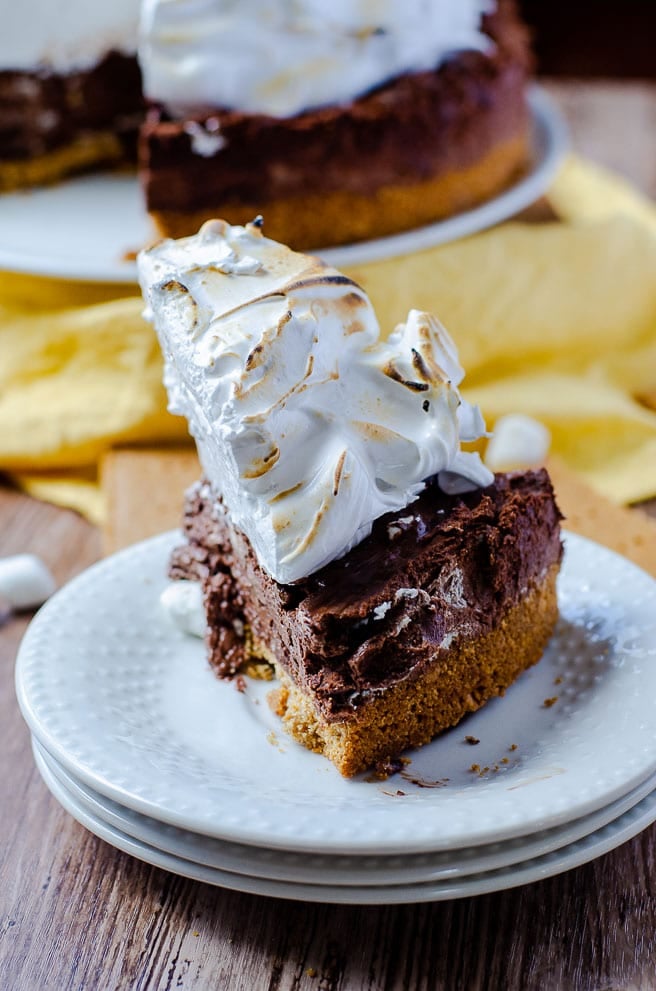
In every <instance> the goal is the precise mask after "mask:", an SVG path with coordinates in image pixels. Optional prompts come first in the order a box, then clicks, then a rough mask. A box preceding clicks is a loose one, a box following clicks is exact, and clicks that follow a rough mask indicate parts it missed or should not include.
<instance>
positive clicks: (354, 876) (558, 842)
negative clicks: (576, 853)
mask: <svg viewBox="0 0 656 991" xmlns="http://www.w3.org/2000/svg"><path fill="white" fill-rule="evenodd" d="M32 746H33V749H34V756H35V761H36V763H37V766H38V767H39V768H40V769H41V768H42V767H43V766H44V765H45V767H46V768H47V770H48V771H49V772H50V774H51V775H52V776H54V777H55V778H56V779H57V781H58V782H59V784H60V785H61V786H62V787H63V788H64V789H65V790H66V791H67V792H68V793H69V795H70V797H71V798H73V799H74V800H75V802H76V804H77V806H78V807H79V808H81V809H83V810H84V811H86V812H87V813H89V814H90V815H92V816H94V817H95V818H96V819H99V820H100V821H102V822H104V823H106V824H107V825H109V826H113V827H115V828H116V829H119V830H120V831H121V832H123V833H125V834H126V836H129V837H131V838H132V839H134V840H138V841H139V842H141V843H145V844H147V845H148V846H151V847H155V848H156V849H158V850H161V851H162V852H164V853H169V854H173V855H174V856H176V857H180V858H182V859H183V860H191V861H193V862H194V863H198V864H203V865H205V866H207V867H217V868H219V869H220V870H224V871H228V872H230V873H234V874H246V875H248V876H252V877H261V878H267V879H269V880H274V881H292V882H301V883H305V884H328V883H329V884H331V885H334V886H336V885H339V886H341V885H347V886H353V885H355V886H358V885H367V886H371V885H388V886H390V885H393V884H409V883H412V884H414V883H419V882H426V881H435V880H445V879H448V878H455V877H464V876H466V875H469V874H477V873H480V872H482V871H489V870H496V869H498V868H500V867H508V866H510V865H513V864H518V863H520V862H521V861H523V860H528V859H530V858H534V857H539V856H543V855H544V854H546V853H550V852H551V851H552V850H558V849H560V848H562V847H564V846H566V845H568V844H571V843H573V842H575V841H576V840H579V839H582V838H583V837H585V836H588V835H589V834H590V833H592V832H594V831H596V830H598V829H601V828H602V827H603V826H605V825H607V824H608V823H609V822H612V821H614V820H615V819H617V818H619V816H621V815H623V814H624V812H627V811H628V810H629V809H631V808H633V806H634V805H637V804H638V802H640V801H642V799H643V798H645V797H646V796H647V795H649V794H650V793H651V792H652V791H654V789H655V788H656V775H651V776H650V777H649V778H647V780H646V781H645V782H643V783H642V784H641V785H639V786H638V788H636V789H633V790H632V791H631V792H629V794H628V795H626V796H625V797H623V798H621V799H619V800H618V801H616V802H611V804H610V805H607V806H604V808H603V809H600V810H599V811H598V812H593V813H591V815H589V816H584V817H583V818H581V819H575V820H574V821H573V822H572V823H566V824H565V825H564V826H556V827H555V828H554V829H548V830H541V831H538V832H537V833H531V834H530V835H529V836H527V837H518V838H517V839H515V840H507V841H506V842H505V843H493V844H490V845H487V846H479V847H465V848H463V849H461V850H451V851H446V852H444V853H419V854H406V855H399V856H396V857H394V856H389V857H385V856H379V857H368V856H350V857H349V856H340V855H335V856H331V855H330V854H312V853H302V852H299V853H294V852H291V851H287V850H271V849H267V848H265V847H257V846H245V845H241V844H238V843H229V842H226V841H224V840H217V839H212V838H211V837H208V836H201V835H200V834H199V833H192V832H189V831H187V830H181V829H177V827H175V826H169V825H167V824H166V823H161V822H158V820H157V819H150V818H149V817H148V816H142V815H140V814H139V813H138V812H133V811H132V810H131V809H126V808H124V807H123V806H122V805H118V804H117V803H116V802H112V800H111V799H109V798H104V797H103V796H102V795H99V794H98V792H95V791H94V790H93V789H92V788H89V787H88V786H87V785H84V784H82V782H80V781H78V780H77V779H76V778H75V777H74V776H73V775H71V774H69V773H68V772H67V771H66V770H65V769H64V768H63V767H62V766H61V765H60V764H58V763H57V761H56V760H55V759H54V758H53V757H51V756H50V755H49V754H48V753H47V752H46V751H45V750H44V749H43V748H42V747H41V745H40V744H39V743H38V741H37V740H35V739H34V738H33V739H32Z"/></svg>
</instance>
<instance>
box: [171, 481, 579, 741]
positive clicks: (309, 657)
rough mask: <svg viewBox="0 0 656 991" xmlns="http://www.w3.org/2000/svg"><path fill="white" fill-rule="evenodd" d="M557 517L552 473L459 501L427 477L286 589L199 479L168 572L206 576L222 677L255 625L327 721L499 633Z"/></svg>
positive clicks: (545, 568) (542, 560)
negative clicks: (361, 536)
mask: <svg viewBox="0 0 656 991" xmlns="http://www.w3.org/2000/svg"><path fill="white" fill-rule="evenodd" d="M559 521H560V514H559V512H558V509H557V507H556V504H555V502H554V498H553V491H552V488H551V484H550V482H549V479H548V476H547V474H546V472H544V471H539V472H526V473H515V474H510V475H503V476H497V477H496V479H495V483H494V485H492V486H490V487H488V488H486V489H483V490H477V491H475V492H472V493H468V494H466V495H461V496H447V495H445V494H444V493H442V492H441V491H440V490H439V489H438V488H437V487H436V486H433V485H429V486H428V487H427V489H426V490H425V491H424V492H423V493H422V495H421V496H420V497H419V498H418V499H417V500H416V501H415V502H414V503H412V504H411V505H410V506H409V507H408V508H407V509H406V510H404V511H401V512H399V513H395V514H389V515H387V516H384V517H382V518H381V519H379V520H378V521H377V522H376V523H375V524H374V527H373V530H372V533H371V535H370V536H369V537H368V538H367V539H365V540H364V541H362V542H361V543H360V544H358V545H357V546H356V547H355V548H354V549H353V550H352V551H351V552H350V553H349V554H347V555H346V556H345V557H343V558H342V559H340V560H337V561H334V562H332V563H331V564H329V565H328V566H327V567H325V568H323V569H321V570H320V571H319V572H317V573H316V574H314V575H312V576H311V577H309V578H307V579H305V580H304V581H301V582H299V583H297V584H295V585H286V586H282V585H279V584H277V583H276V582H274V581H273V580H272V579H271V578H270V577H269V576H268V575H266V574H265V573H264V572H263V571H262V569H261V568H260V566H259V565H258V563H257V561H256V560H255V558H254V556H253V554H252V551H251V548H250V544H249V543H248V541H247V540H246V539H245V538H244V537H243V536H242V535H241V534H240V533H238V532H236V531H234V530H233V529H232V528H231V527H230V525H229V522H228V521H227V519H226V517H225V515H224V514H223V512H222V510H221V506H220V503H219V502H217V500H216V498H215V496H214V494H213V493H212V491H211V489H210V487H209V486H208V485H207V484H199V485H198V486H196V487H195V488H194V489H193V490H191V492H190V493H189V494H188V499H187V505H186V510H185V525H184V526H185V534H186V536H187V540H188V543H187V545H185V546H183V547H181V548H180V549H179V550H178V551H177V552H176V553H175V555H174V558H173V561H172V569H171V573H172V576H173V577H178V578H197V579H200V580H202V581H203V584H204V592H205V602H206V608H207V618H208V624H209V633H208V636H209V646H210V660H211V662H212V664H213V665H214V667H215V668H216V670H217V672H218V673H219V674H221V675H224V676H225V675H230V674H232V673H235V672H236V671H237V670H238V668H239V665H240V664H241V663H242V662H243V660H244V659H245V657H246V655H247V653H248V648H249V643H250V642H249V640H245V639H244V636H243V631H244V630H245V629H247V630H249V631H250V633H251V634H252V637H253V638H254V639H255V641H256V642H257V643H259V644H261V645H264V647H265V648H266V652H267V654H269V655H272V656H273V657H275V658H276V660H277V661H278V663H279V664H280V666H281V667H282V668H283V669H284V670H286V671H287V672H288V673H289V675H290V677H291V679H292V681H293V682H294V683H295V684H296V685H298V686H299V687H300V688H301V689H302V690H306V691H307V692H308V694H309V695H310V696H311V698H312V699H313V702H314V704H315V706H316V708H317V710H318V712H319V713H320V715H321V717H322V719H324V720H325V721H326V722H328V723H331V722H335V721H340V722H344V721H349V720H357V719H358V718H359V716H360V713H361V710H362V709H363V707H364V708H366V706H367V704H368V703H370V702H373V701H374V700H375V699H376V698H377V697H379V696H381V695H382V694H383V693H384V692H385V691H386V690H388V689H389V688H390V687H391V686H393V685H395V684H398V683H400V682H404V681H407V680H408V679H410V680H415V679H418V678H421V676H422V674H423V673H425V671H426V669H427V668H428V666H435V665H439V664H440V663H444V664H445V665H446V664H448V662H449V658H450V657H451V656H452V654H453V649H454V646H456V645H457V643H458V641H459V640H467V641H474V642H475V641H477V640H480V639H481V638H485V636H486V635H487V634H489V633H491V632H493V631H495V630H497V629H498V628H499V626H500V624H501V623H502V621H503V619H504V617H505V616H507V615H509V614H511V613H512V611H513V609H514V608H515V607H516V606H517V605H518V604H520V603H522V601H523V600H524V599H525V598H526V597H527V594H528V593H529V592H530V591H531V590H535V589H536V588H537V587H539V586H540V584H541V583H542V582H544V581H545V580H546V576H547V574H548V573H549V572H553V571H554V569H556V570H557V567H558V564H559V562H560V558H561V553H562V549H561V543H560V536H559ZM551 621H552V620H551ZM538 656H539V655H538ZM534 660H537V656H535V657H533V659H532V661H531V663H532V662H533V661H534ZM473 707H474V708H475V706H473Z"/></svg>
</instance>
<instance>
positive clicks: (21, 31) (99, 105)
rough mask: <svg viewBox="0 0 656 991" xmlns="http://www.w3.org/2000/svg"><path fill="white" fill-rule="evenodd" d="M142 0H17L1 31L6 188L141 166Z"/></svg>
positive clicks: (0, 186) (0, 176)
mask: <svg viewBox="0 0 656 991" xmlns="http://www.w3.org/2000/svg"><path fill="white" fill-rule="evenodd" d="M139 10H140V3H139V0H110V2H105V3H96V2H94V0H24V2H21V0H17V2H15V3H14V2H11V3H5V4H4V5H3V10H2V27H1V28H0V191H2V190H11V189H19V188H22V187H24V186H30V185H37V184H40V183H46V182H53V181H55V180H58V179H61V178H63V177H64V176H67V175H69V174H71V173H73V172H78V171H82V170H85V169H88V168H91V167H94V168H99V167H101V166H107V165H114V164H117V163H120V164H127V163H134V160H135V156H136V144H137V131H138V128H139V125H140V124H141V121H142V119H143V103H142V96H141V75H140V72H139V66H138V64H137V26H138V22H139Z"/></svg>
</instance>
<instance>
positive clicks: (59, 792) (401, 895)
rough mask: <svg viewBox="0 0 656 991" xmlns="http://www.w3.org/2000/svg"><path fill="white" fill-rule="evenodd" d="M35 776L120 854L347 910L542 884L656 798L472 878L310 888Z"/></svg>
mask: <svg viewBox="0 0 656 991" xmlns="http://www.w3.org/2000/svg"><path fill="white" fill-rule="evenodd" d="M37 763H38V766H39V771H40V772H41V775H42V777H43V779H44V781H45V783H46V784H47V786H48V788H49V789H50V791H51V792H52V794H53V795H54V797H55V798H56V799H57V801H58V802H59V803H60V804H61V805H62V806H63V807H64V808H65V809H66V811H67V812H69V813H70V814H71V815H72V816H73V817H74V818H75V819H77V821H78V822H79V823H81V824H82V825H83V826H85V827H86V828H87V829H89V830H90V831H91V832H92V833H95V835H96V836H100V837H101V839H103V840H106V841H107V842H108V843H111V844H112V845H113V846H115V847H117V848H118V849H119V850H123V851H124V852H125V853H129V854H131V855H132V856H133V857H136V858H137V859H139V860H143V861H145V862H146V863H148V864H154V865H155V866H156V867H162V868H164V869H165V870H168V871H171V872H172V873H174V874H179V875H181V876H182V877H187V878H192V879H193V880H195V881H205V882H206V883H208V884H214V885H218V886H219V887H223V888H230V889H232V890H233V891H242V892H247V893H249V894H255V895H268V896H271V897H275V898H288V899H293V900H297V901H311V902H323V903H326V902H329V903H333V904H348V905H393V904H404V903H412V902H432V901H445V900H448V899H452V898H464V897H468V896H472V895H482V894H489V893H490V892H493V891H502V890H504V889H507V888H516V887H518V886H519V885H522V884H529V883H532V882H534V881H541V880H544V878H547V877H552V876H553V875H554V874H560V873H562V872H563V871H566V870H570V869H571V868H574V867H578V866H580V865H581V864H585V863H587V862H588V861H589V860H593V859H594V858H595V857H600V856H601V855H602V854H604V853H608V852H609V851H610V850H613V849H615V847H618V846H619V845H620V844H621V843H624V842H626V841H627V840H629V839H631V838H632V837H633V836H636V835H637V834H638V833H639V832H641V831H642V830H643V829H646V827H647V826H649V825H650V824H651V823H652V822H654V821H655V820H656V795H654V794H653V793H652V794H650V795H648V796H647V797H646V798H644V799H643V800H642V801H641V802H640V803H638V804H637V805H635V806H634V807H633V808H632V809H630V810H629V811H628V812H625V813H624V815H622V816H620V817H619V818H618V819H615V820H614V821H613V822H611V823H609V824H608V825H607V826H604V827H603V828H602V829H600V830H597V831H596V832H594V833H592V834H590V835H589V836H586V837H585V838H584V839H581V840H578V842H576V843H571V844H569V845H568V846H566V847H564V848H563V849H560V850H556V851H554V852H553V853H548V854H546V855H545V856H542V857H536V858H534V859H532V860H526V861H523V862H521V863H519V864H516V865H513V866H511V867H506V868H501V869H499V870H493V871H487V872H484V873H480V874H472V875H470V876H467V877H461V878H455V879H445V880H441V881H440V880H437V881H430V882H427V883H420V884H397V885H393V886H384V885H379V886H367V885H359V886H351V887H346V886H339V885H334V884H331V883H327V884H308V883H300V882H299V883H295V882H291V881H275V880H268V879H265V878H261V877H253V876H249V875H248V874H234V873H231V872H229V871H224V870H221V869H219V868H217V867H209V866H207V865H206V864H201V863H196V862H194V861H190V860H185V859H183V858H182V857H177V856H175V855H173V854H170V853H166V852H164V851H162V850H161V849H159V848H157V847H152V846H149V845H148V844H147V843H143V842H141V841H139V840H136V839H134V838H133V837H131V836H128V835H127V834H126V833H124V832H123V831H122V830H120V829H117V828H116V827H115V826H111V825H109V824H108V823H107V822H105V821H103V820H102V819H100V818H99V817H97V816H95V815H94V814H93V813H91V812H89V811H88V810H87V809H85V808H84V807H83V806H82V805H81V804H79V803H78V801H77V799H76V798H75V796H74V795H73V794H72V793H71V792H69V791H68V790H67V788H66V787H65V786H64V785H63V784H61V783H60V782H59V781H58V779H57V778H56V777H55V776H54V775H53V774H52V772H51V771H50V770H49V768H48V766H47V765H46V764H45V763H44V762H43V761H41V760H40V759H39V758H38V756H37Z"/></svg>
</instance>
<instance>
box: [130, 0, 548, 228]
mask: <svg viewBox="0 0 656 991" xmlns="http://www.w3.org/2000/svg"><path fill="white" fill-rule="evenodd" d="M484 29H485V31H486V33H487V34H488V35H489V36H490V37H491V38H492V39H493V41H494V48H493V50H492V51H491V52H490V53H486V54H483V53H481V52H475V51H468V52H463V53H459V54H457V55H455V56H453V57H452V58H451V59H449V60H448V61H447V62H446V63H445V64H443V65H442V66H441V67H440V68H439V69H438V70H437V71H435V72H422V73H414V74H408V75H405V76H402V77H400V78H398V79H396V80H393V81H391V82H389V83H387V84H385V85H383V86H381V87H380V88H378V89H376V90H375V91H373V92H370V93H368V94H366V95H364V96H362V97H361V98H359V99H357V100H355V101H354V102H352V103H350V104H347V105H340V106H331V107H324V108H322V109H318V110H313V111H309V112H306V113H302V114H300V115H298V116H296V117H292V118H286V119H276V118H273V117H267V116H263V115H255V114H243V113H238V112H235V111H230V110H224V109H222V108H198V112H197V113H196V114H195V115H194V116H193V117H191V118H189V119H187V120H179V119H175V120H174V119H171V118H170V117H169V116H168V115H167V113H166V111H165V109H164V108H163V107H154V108H152V109H151V111H150V113H149V116H148V118H147V120H146V123H145V125H144V128H143V131H142V135H141V151H140V158H141V169H142V178H143V183H144V188H145V192H146V200H147V207H148V209H149V211H150V212H151V213H152V214H153V215H154V216H155V218H156V219H157V218H158V217H160V216H161V217H162V218H164V219H163V228H168V229H167V230H165V232H167V233H171V234H173V235H174V236H177V235H180V234H182V233H185V232H186V233H189V232H190V231H185V230H184V226H185V217H186V218H188V219H187V223H192V224H194V225H196V226H198V223H199V222H200V221H201V220H202V219H203V218H205V219H207V216H209V214H212V215H214V214H216V215H220V216H222V217H224V218H225V219H227V220H228V221H230V222H231V223H243V222H245V221H247V220H248V219H250V218H251V217H252V216H253V215H254V211H255V212H259V211H260V210H261V211H262V212H263V213H264V214H265V216H266V219H267V231H268V232H269V233H270V234H271V235H272V236H273V237H277V238H278V239H282V240H284V239H285V235H286V234H287V233H288V232H287V231H281V230H280V229H278V228H279V225H280V224H281V223H282V221H281V220H279V219H278V214H277V212H276V209H275V207H276V206H277V207H278V208H279V209H282V207H281V206H280V205H281V204H285V205H286V207H285V208H287V207H289V208H293V205H294V203H296V204H297V206H298V211H297V215H296V217H295V227H294V229H293V230H292V231H291V237H292V242H293V245H294V246H296V247H303V246H305V247H308V246H310V247H311V246H316V245H317V244H319V243H321V244H327V243H338V242H339V241H340V240H344V239H345V238H348V237H351V238H356V237H358V236H369V235H370V234H371V233H372V232H371V231H370V230H367V229H366V226H367V225H368V224H369V223H370V221H369V220H368V219H366V218H365V220H364V221H363V220H362V216H360V217H358V210H359V211H360V214H361V213H362V208H363V201H367V200H368V199H371V200H372V202H373V203H374V205H376V204H377V203H378V205H379V207H380V211H379V212H380V213H381V216H380V217H379V218H378V219H377V228H378V229H377V230H376V231H375V232H373V233H375V234H384V233H391V232H392V231H394V230H398V229H400V228H401V227H403V226H406V227H410V226H414V225H415V224H416V223H418V222H421V221H427V220H429V219H434V217H435V216H438V215H441V214H443V213H445V212H449V211H450V212H453V211H455V210H458V209H463V208H465V207H467V206H470V205H472V204H473V203H474V202H477V201H478V200H480V199H482V198H485V196H487V195H490V194H491V193H492V192H493V191H494V190H493V189H492V188H491V184H492V185H493V186H494V187H500V186H503V185H504V183H506V182H508V181H510V180H511V179H512V178H513V177H514V176H515V175H516V173H517V171H518V169H519V168H521V167H522V166H523V165H524V163H525V159H526V154H527V140H528V112H527V107H526V100H525V83H526V78H527V74H528V70H529V63H530V57H529V54H528V45H527V39H526V32H525V29H524V28H523V26H522V25H521V23H520V22H519V20H518V19H517V17H516V14H515V7H514V4H513V3H512V0H500V3H499V5H498V8H497V9H496V11H495V12H494V13H493V14H491V15H489V16H487V17H486V18H485V22H484ZM479 166H480V167H481V168H483V166H484V168H483V172H482V173H481V174H479V172H478V171H475V170H476V169H477V167H479ZM472 170H473V171H472ZM459 174H461V177H462V180H463V181H462V182H461V183H460V184H456V183H453V182H451V181H450V180H451V177H453V176H456V177H457V176H458V175H459ZM442 178H443V179H445V180H449V181H448V184H447V188H446V189H443V188H441V187H436V185H435V184H436V182H437V180H439V179H442ZM399 189H400V190H402V191H404V192H405V193H406V196H405V198H403V199H399V198H398V196H396V197H394V196H392V195H391V194H390V193H389V191H390V190H395V191H397V190H399ZM413 191H415V192H416V193H417V194H418V196H417V200H418V201H417V202H414V203H408V201H407V200H408V194H409V193H412V192H413ZM378 194H381V195H380V197H379V200H376V196H377V195H378ZM383 194H384V195H383ZM325 196H333V197H335V196H339V197H340V199H339V202H337V201H335V205H336V206H339V207H340V208H341V207H343V208H344V209H343V210H342V211H341V213H340V215H339V217H336V216H335V215H334V214H333V216H332V225H331V223H330V222H328V221H327V223H326V226H325V227H324V228H322V229H321V233H323V241H319V242H318V241H316V240H315V241H314V242H313V241H312V233H313V228H312V224H311V223H310V221H309V220H308V222H307V224H305V223H304V221H303V211H304V210H305V209H307V208H311V207H313V206H314V207H316V210H317V211H318V210H319V209H320V207H321V202H322V201H321V198H322V197H325ZM349 208H352V209H351V210H350V211H349ZM356 208H357V209H356ZM205 210H209V214H207V215H206V214H205V213H204V211H205ZM217 211H218V213H217ZM349 212H350V213H351V214H352V216H350V217H349V216H348V214H349ZM176 214H177V215H179V224H177V222H176V218H175V215H176ZM180 225H181V226H180ZM362 225H364V226H363V227H362V229H360V227H361V226H362ZM176 226H177V228H178V229H173V228H176ZM194 229H195V228H194ZM317 233H318V232H317ZM331 234H332V236H331ZM319 236H321V234H319ZM326 238H328V240H326Z"/></svg>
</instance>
